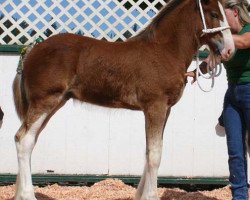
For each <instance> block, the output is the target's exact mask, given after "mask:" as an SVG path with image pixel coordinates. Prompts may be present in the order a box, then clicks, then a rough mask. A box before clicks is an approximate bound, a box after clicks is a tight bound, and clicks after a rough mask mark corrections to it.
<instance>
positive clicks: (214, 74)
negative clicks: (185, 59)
mask: <svg viewBox="0 0 250 200" xmlns="http://www.w3.org/2000/svg"><path fill="white" fill-rule="evenodd" d="M198 2H199V8H200V14H201V19H202V23H203V27H204V29H203V30H202V34H201V36H200V37H202V36H204V35H205V34H208V33H215V32H219V31H224V30H226V29H229V28H230V27H229V26H228V24H226V25H227V26H221V27H217V28H212V29H208V28H207V25H206V21H205V17H204V12H203V8H202V4H201V0H198ZM218 5H219V8H220V11H221V14H222V16H223V20H226V16H225V13H224V12H223V7H222V5H221V3H220V2H218ZM212 59H213V58H212ZM218 65H219V67H218ZM218 68H219V71H218ZM207 72H208V76H207V75H205V74H203V73H202V72H201V70H200V66H199V50H197V54H196V78H197V84H198V86H199V88H200V89H201V90H202V91H203V92H210V91H211V90H212V89H213V87H214V83H215V77H218V76H219V75H220V74H221V72H222V64H221V62H220V63H219V64H217V63H216V60H215V67H214V68H213V69H212V70H210V68H209V64H207ZM200 75H201V76H202V77H203V78H205V79H211V80H212V82H211V87H210V89H208V90H207V89H204V88H203V87H202V86H201V84H200V82H199V76H200Z"/></svg>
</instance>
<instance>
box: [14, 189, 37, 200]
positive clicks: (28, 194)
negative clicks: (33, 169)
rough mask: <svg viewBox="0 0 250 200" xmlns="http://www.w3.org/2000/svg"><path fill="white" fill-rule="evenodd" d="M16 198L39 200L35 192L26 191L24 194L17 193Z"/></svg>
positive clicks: (16, 199)
mask: <svg viewBox="0 0 250 200" xmlns="http://www.w3.org/2000/svg"><path fill="white" fill-rule="evenodd" d="M14 200H37V198H36V197H35V195H34V192H33V191H32V192H25V193H22V194H16V195H15V198H14Z"/></svg>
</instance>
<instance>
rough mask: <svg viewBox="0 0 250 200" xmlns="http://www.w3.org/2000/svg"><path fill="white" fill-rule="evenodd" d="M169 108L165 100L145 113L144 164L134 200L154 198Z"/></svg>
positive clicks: (155, 197) (156, 197)
mask: <svg viewBox="0 0 250 200" xmlns="http://www.w3.org/2000/svg"><path fill="white" fill-rule="evenodd" d="M169 111H170V108H169V106H167V104H166V102H157V103H155V104H153V105H152V106H150V108H148V109H147V110H146V111H145V112H144V114H145V122H146V164H145V167H144V172H143V176H142V178H141V181H140V184H139V186H138V189H137V193H136V197H135V199H136V200H139V199H140V200H156V199H158V194H157V175H158V168H159V166H160V161H161V154H162V141H163V131H164V127H165V123H166V120H167V117H168V115H169Z"/></svg>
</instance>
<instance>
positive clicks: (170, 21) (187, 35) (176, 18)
mask: <svg viewBox="0 0 250 200" xmlns="http://www.w3.org/2000/svg"><path fill="white" fill-rule="evenodd" d="M195 4H196V1H193V0H186V1H183V2H182V3H181V4H180V5H178V7H177V8H176V9H174V10H173V11H172V12H171V13H170V14H169V15H168V16H167V17H165V18H163V19H162V20H161V21H160V22H159V25H158V27H157V28H156V29H155V33H154V35H155V38H154V39H155V41H156V42H157V43H160V44H164V45H165V47H166V48H168V49H169V48H171V49H172V52H175V53H176V54H177V55H180V56H181V58H180V59H183V61H184V60H190V59H192V57H193V55H194V54H195V52H196V50H197V48H198V38H197V31H198V30H197V25H196V23H197V20H198V19H197V18H198V17H199V15H198V12H195V6H196V5H195ZM185 62H186V61H185Z"/></svg>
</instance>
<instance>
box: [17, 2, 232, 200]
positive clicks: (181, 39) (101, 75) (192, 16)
mask: <svg viewBox="0 0 250 200" xmlns="http://www.w3.org/2000/svg"><path fill="white" fill-rule="evenodd" d="M218 2H219V3H220V4H222V2H221V1H220V0H219V1H215V0H201V4H202V8H203V12H204V17H205V22H206V25H207V27H208V28H215V27H219V26H220V21H222V20H223V17H222V13H221V11H220V9H219V6H218ZM198 3H199V2H197V1H195V0H185V1H183V0H172V1H171V2H170V3H169V4H168V5H167V6H166V7H164V8H163V9H162V11H161V12H160V13H159V14H158V15H157V16H156V17H155V18H154V20H153V21H152V22H151V23H150V24H149V26H148V27H147V28H146V29H145V30H143V31H142V32H141V33H140V34H139V35H137V36H135V37H133V38H131V39H129V40H128V41H126V42H113V43H112V42H107V41H98V40H96V39H92V38H88V37H83V36H79V35H73V34H59V35H56V36H52V37H51V38H49V39H47V40H46V41H44V42H43V43H40V44H37V45H36V46H34V48H33V49H32V50H31V51H30V52H29V53H28V54H27V56H26V58H25V59H24V69H23V72H22V74H21V75H20V74H17V76H16V78H15V80H14V84H13V91H14V100H15V106H16V110H17V113H18V115H19V117H20V119H21V121H22V125H21V127H20V129H19V130H18V131H17V134H16V135H15V142H16V148H17V157H18V166H19V170H18V176H17V181H16V194H15V199H16V200H35V199H36V198H35V195H34V191H33V186H32V180H31V167H30V165H31V163H30V160H31V153H32V150H33V148H34V146H35V144H36V142H37V139H38V135H39V134H40V132H41V131H42V129H43V128H44V127H45V126H46V124H47V122H48V121H49V119H50V118H51V117H52V116H53V114H54V113H55V112H56V111H57V110H58V109H60V108H61V107H62V106H63V105H64V104H65V103H66V102H67V100H68V99H70V98H73V99H76V100H79V101H83V102H89V103H92V104H97V105H100V106H106V107H111V108H127V109H132V110H141V111H143V112H144V115H145V129H146V164H145V167H144V172H143V175H142V178H141V181H140V184H139V186H138V190H137V193H136V197H135V199H137V200H139V199H141V200H142V199H147V200H155V199H158V195H157V172H158V168H159V165H160V160H161V154H162V145H163V144H162V139H163V131H164V127H165V124H166V121H167V118H168V116H169V113H170V110H171V107H172V106H173V105H175V103H176V102H177V101H178V100H179V99H180V97H181V95H182V91H183V89H184V87H185V84H186V78H185V73H186V70H187V67H188V66H189V65H190V63H191V61H192V58H193V55H194V54H195V52H196V50H197V48H198V47H199V46H200V45H201V44H205V43H206V44H208V45H209V46H210V49H211V50H213V51H217V50H220V52H223V53H224V54H231V53H232V52H233V48H234V47H233V41H232V36H231V33H230V31H229V30H226V31H224V33H227V34H228V37H226V36H225V35H224V34H222V33H221V32H216V33H211V34H202V30H203V23H202V20H201V11H200V9H199V4H198ZM223 40H224V42H223Z"/></svg>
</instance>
